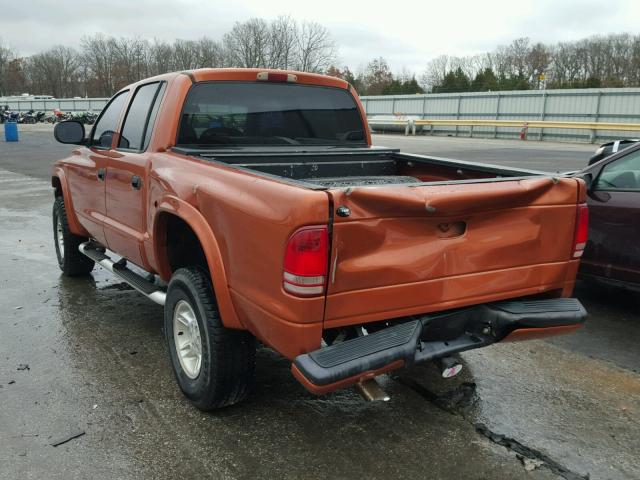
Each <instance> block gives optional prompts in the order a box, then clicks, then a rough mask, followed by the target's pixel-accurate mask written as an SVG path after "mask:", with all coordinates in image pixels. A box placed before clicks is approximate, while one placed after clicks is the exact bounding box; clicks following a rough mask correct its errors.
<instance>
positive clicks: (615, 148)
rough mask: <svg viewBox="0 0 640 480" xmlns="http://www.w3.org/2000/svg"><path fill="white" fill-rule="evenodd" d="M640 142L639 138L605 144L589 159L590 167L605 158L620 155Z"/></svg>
mask: <svg viewBox="0 0 640 480" xmlns="http://www.w3.org/2000/svg"><path fill="white" fill-rule="evenodd" d="M639 141H640V140H638V139H637V138H626V139H623V140H615V141H613V142H607V143H603V144H602V145H600V147H599V148H598V149H597V150H596V151H595V152H594V154H593V155H592V156H591V158H590V159H589V165H593V164H594V163H596V162H599V161H600V160H602V159H603V158H606V157H608V156H610V155H613V154H614V153H618V152H619V151H622V150H624V149H625V148H628V147H630V146H631V145H634V144H635V143H638V142H639Z"/></svg>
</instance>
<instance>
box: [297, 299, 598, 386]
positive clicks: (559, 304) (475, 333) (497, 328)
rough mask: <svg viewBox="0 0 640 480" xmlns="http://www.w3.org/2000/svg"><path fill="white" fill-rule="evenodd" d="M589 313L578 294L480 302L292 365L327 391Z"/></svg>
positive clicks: (566, 324) (561, 327) (561, 326)
mask: <svg viewBox="0 0 640 480" xmlns="http://www.w3.org/2000/svg"><path fill="white" fill-rule="evenodd" d="M586 317H587V312H586V310H585V309H584V307H583V306H582V304H581V303H580V302H579V301H578V300H577V299H575V298H557V299H551V300H520V301H504V302H498V303H491V304H486V305H478V306H474V307H470V308H465V309H461V310H455V311H450V312H446V313H441V314H429V315H424V316H420V317H411V318H410V319H407V320H406V321H403V322H401V323H398V324H396V325H393V326H390V327H387V328H384V329H382V330H378V331H376V332H375V333H372V334H370V335H366V336H363V337H358V338H355V339H353V340H348V341H345V342H342V343H338V344H335V345H332V346H329V347H326V348H322V349H319V350H315V351H313V352H310V353H306V354H303V355H299V356H297V357H296V358H295V360H294V362H293V365H292V367H291V368H292V372H293V375H294V376H295V377H296V378H297V379H298V381H300V383H302V384H303V385H304V386H305V388H307V389H308V390H309V391H311V392H312V393H316V394H324V393H327V392H330V391H332V390H336V389H338V388H342V387H346V386H348V385H350V384H353V383H356V382H358V381H360V380H363V379H365V378H370V377H373V376H376V375H379V374H381V373H385V372H388V371H391V370H395V369H397V368H401V367H403V366H411V365H415V364H419V363H423V362H426V361H428V360H434V359H436V358H441V357H446V356H448V355H452V354H454V353H458V352H463V351H465V350H471V349H474V348H480V347H485V346H487V345H491V344H493V343H496V342H499V341H501V340H503V339H509V340H511V339H513V340H516V339H519V338H518V337H522V338H525V337H528V338H531V337H539V336H543V335H545V334H559V333H566V332H567V331H572V330H574V329H575V328H578V327H579V326H580V325H582V323H584V321H585V319H586ZM520 333H522V334H523V335H519V334H520Z"/></svg>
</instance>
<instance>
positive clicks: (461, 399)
mask: <svg viewBox="0 0 640 480" xmlns="http://www.w3.org/2000/svg"><path fill="white" fill-rule="evenodd" d="M394 380H396V381H398V382H400V383H401V384H403V385H405V386H406V387H408V388H410V389H411V390H413V391H414V392H416V393H417V394H418V395H420V396H421V397H422V398H424V399H425V400H427V401H428V402H429V403H431V404H432V405H434V406H435V407H437V408H439V409H440V410H442V411H444V412H446V413H448V414H450V415H456V416H460V417H462V419H463V420H465V421H466V422H467V423H469V424H470V425H472V426H473V427H474V429H475V431H476V432H477V433H478V434H480V435H482V436H483V437H485V438H487V439H488V440H489V441H491V442H492V443H495V444H496V445H500V446H502V447H505V448H506V449H507V450H509V451H511V452H514V453H515V454H516V456H517V457H518V458H519V459H520V460H521V461H522V458H528V459H531V460H537V461H539V462H542V463H541V466H544V467H546V468H548V469H549V470H551V472H553V473H554V474H556V475H560V476H561V477H563V478H565V479H566V480H589V478H590V476H589V474H586V475H581V474H579V473H576V472H573V471H571V470H569V469H568V468H567V467H565V466H564V465H562V464H560V463H558V462H557V461H555V460H554V459H552V458H551V457H549V456H548V455H545V454H544V453H542V452H540V451H539V450H536V449H535V448H531V447H528V446H526V445H524V444H522V443H520V442H519V441H518V440H516V439H514V438H510V437H507V436H505V435H502V434H501V433H496V432H494V431H492V430H490V429H489V427H487V426H486V425H485V424H483V423H476V422H472V421H471V420H470V419H469V418H468V417H467V415H466V414H465V410H468V409H470V408H472V407H473V406H474V405H475V404H476V403H477V401H478V397H477V394H476V384H475V383H474V382H463V383H462V384H460V385H459V386H458V387H456V388H454V389H452V390H449V391H447V392H444V393H442V394H437V393H435V392H432V391H431V390H429V389H427V388H425V387H424V386H423V385H421V384H420V383H418V382H417V381H415V380H413V379H411V378H407V377H394ZM523 464H524V462H523Z"/></svg>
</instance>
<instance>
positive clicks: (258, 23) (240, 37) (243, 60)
mask: <svg viewBox="0 0 640 480" xmlns="http://www.w3.org/2000/svg"><path fill="white" fill-rule="evenodd" d="M269 33H270V32H269V24H268V23H267V22H266V21H265V20H263V19H261V18H252V19H250V20H248V21H246V22H244V23H239V22H237V23H236V24H235V25H234V26H233V28H232V29H231V31H230V32H228V33H226V34H225V35H224V37H223V40H222V43H223V45H224V48H225V50H226V52H227V55H228V57H229V61H230V64H231V66H234V67H246V68H251V67H266V66H267V64H268V56H269V38H270V34H269Z"/></svg>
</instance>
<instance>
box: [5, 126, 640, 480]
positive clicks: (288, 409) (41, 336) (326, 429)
mask: <svg viewBox="0 0 640 480" xmlns="http://www.w3.org/2000/svg"><path fill="white" fill-rule="evenodd" d="M456 141H457V142H460V141H461V140H456ZM466 141H472V142H475V140H466ZM47 142H48V140H47V139H46V138H44V137H42V135H41V134H39V133H37V132H31V135H27V134H25V135H23V143H22V144H21V145H19V148H20V149H21V150H20V151H19V152H18V151H17V150H18V149H17V145H15V144H14V145H7V144H5V143H4V142H1V141H0V232H1V233H0V265H2V267H0V308H1V309H2V311H3V312H5V314H4V315H3V318H2V320H1V321H0V327H1V328H2V330H1V331H0V479H3V480H4V479H15V478H21V479H22V478H26V479H31V478H33V479H41V478H48V479H49V478H50V479H58V478H60V479H75V478H89V477H94V478H100V479H111V478H114V479H115V478H118V479H128V478H159V479H160V478H177V477H182V478H196V477H201V478H292V479H294V478H295V479H298V478H363V477H364V478H385V479H388V478H443V479H444V478H470V479H503V478H510V479H511V478H514V479H519V478H523V479H524V478H526V479H547V478H548V479H551V478H567V479H579V478H592V479H595V478H603V479H607V478H611V479H626V478H640V462H639V461H638V456H639V454H640V349H638V347H637V343H638V340H639V339H640V309H639V308H638V307H639V306H640V305H639V304H640V301H639V300H638V296H637V295H635V296H634V295H633V294H627V293H623V292H622V293H621V292H616V291H610V290H602V289H601V288H599V287H591V286H588V285H584V286H583V285H581V286H580V287H579V288H578V290H577V295H578V296H579V297H580V298H581V299H582V300H583V302H584V303H585V305H586V306H587V308H588V310H589V311H590V312H591V313H592V315H591V317H590V319H589V320H588V323H587V324H586V326H585V327H584V328H583V329H582V330H581V331H579V332H578V333H576V334H573V335H570V336H566V337H557V338H554V339H550V340H547V341H533V342H522V343H511V344H503V345H495V346H492V347H489V348H485V349H481V350H475V351H471V352H467V353H465V354H463V359H464V363H465V370H464V373H463V374H461V375H460V376H459V377H458V378H455V379H452V380H448V381H445V380H442V379H440V378H438V376H437V372H436V371H435V368H434V367H433V366H431V365H426V366H421V367H418V368H415V369H413V370H411V371H407V372H402V373H401V374H397V375H393V376H391V377H389V376H385V377H382V378H383V379H382V382H381V383H382V384H383V386H384V388H385V389H386V390H387V392H388V393H389V394H390V395H391V401H390V402H388V403H365V402H364V401H363V400H361V398H360V397H359V396H358V395H357V394H356V393H355V392H354V391H353V390H346V391H341V392H338V393H334V394H331V395H327V396H324V397H315V396H313V395H310V394H308V393H307V392H306V391H305V390H304V389H303V388H302V387H301V386H300V385H299V384H298V383H297V382H296V381H295V380H294V379H293V378H292V377H291V375H290V373H289V364H288V362H287V361H286V360H284V359H282V358H281V357H279V356H278V355H277V354H275V353H273V352H272V351H270V350H268V349H266V348H262V349H260V350H259V353H258V358H257V378H256V388H255V390H254V392H253V394H252V395H251V396H250V397H249V399H248V400H247V401H245V402H244V403H242V404H240V405H237V406H234V407H231V408H228V409H225V410H222V411H219V412H214V413H202V412H199V411H198V410H196V409H194V408H193V407H191V405H190V404H189V403H188V401H186V400H185V399H184V398H183V396H182V394H181V393H180V391H179V390H178V387H177V385H176V383H175V381H174V379H173V376H172V372H171V370H170V367H169V362H168V359H167V354H166V348H165V345H164V337H163V332H162V309H161V307H158V306H157V305H155V304H153V303H150V302H149V301H148V300H146V299H145V298H144V297H142V296H140V295H139V294H138V293H136V292H135V291H132V290H131V289H129V288H128V287H126V285H123V284H121V283H119V282H118V281H117V280H115V279H114V278H113V277H111V276H110V275H109V274H108V273H107V272H105V271H104V270H103V269H101V268H96V269H95V270H94V273H93V275H92V276H91V277H90V278H85V279H67V278H63V277H61V276H60V274H59V270H58V267H57V264H56V261H55V254H54V248H53V242H52V232H51V230H52V228H51V220H50V211H51V206H52V202H53V197H52V192H51V189H50V187H49V182H48V180H47V179H46V177H47V175H48V170H49V168H50V164H51V156H52V155H54V153H51V151H49V150H47V149H46V148H45V149H44V150H43V145H44V146H46V145H47ZM38 145H39V146H38ZM516 145H517V144H516ZM556 145H557V144H556ZM64 148H66V147H63V149H64ZM456 148H458V147H457V146H456ZM474 148H482V145H481V144H478V145H476V147H474ZM510 148H511V147H510ZM513 148H514V149H517V147H516V146H515V145H514V146H513ZM545 148H548V146H545ZM556 148H558V149H561V148H562V146H557V147H556ZM44 152H47V153H44ZM523 161H524V160H523ZM576 162H577V159H576ZM570 168H571V167H570ZM21 170H22V171H21ZM76 436H77V437H76ZM70 437H76V438H72V439H70ZM65 440H68V441H66V443H62V444H60V445H58V446H55V447H54V446H53V444H57V443H60V442H63V441H65Z"/></svg>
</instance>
